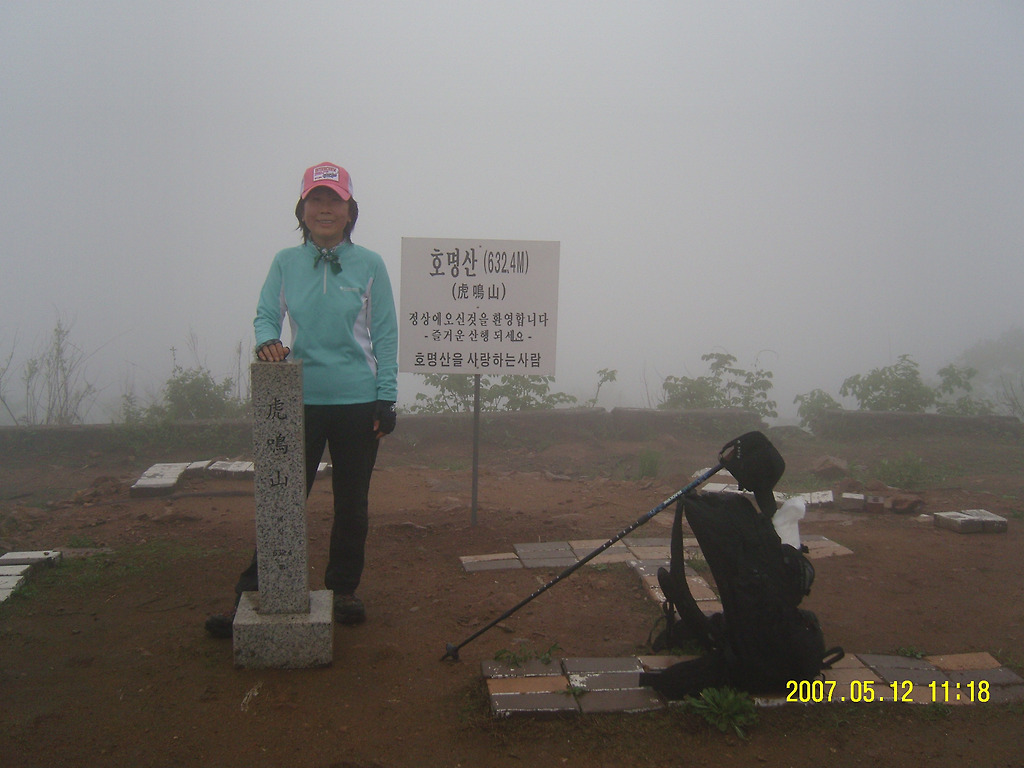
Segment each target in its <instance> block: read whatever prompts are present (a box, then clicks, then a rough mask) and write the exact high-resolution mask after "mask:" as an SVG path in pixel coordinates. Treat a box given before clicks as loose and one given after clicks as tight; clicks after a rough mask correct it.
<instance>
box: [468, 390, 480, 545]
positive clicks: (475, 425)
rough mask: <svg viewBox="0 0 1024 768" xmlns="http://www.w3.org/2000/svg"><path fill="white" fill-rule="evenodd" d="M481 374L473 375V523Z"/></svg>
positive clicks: (471, 517)
mask: <svg viewBox="0 0 1024 768" xmlns="http://www.w3.org/2000/svg"><path fill="white" fill-rule="evenodd" d="M479 466H480V374H479V373H478V374H476V375H475V376H474V377H473V501H472V507H471V509H470V512H469V521H470V524H471V525H476V499H477V488H478V487H479V480H480V473H479Z"/></svg>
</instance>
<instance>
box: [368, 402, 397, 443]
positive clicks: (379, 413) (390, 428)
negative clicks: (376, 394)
mask: <svg viewBox="0 0 1024 768" xmlns="http://www.w3.org/2000/svg"><path fill="white" fill-rule="evenodd" d="M397 419H398V417H397V414H396V413H395V404H394V403H392V402H389V401H388V400H378V401H377V408H376V410H374V412H373V420H374V421H376V422H377V434H380V435H390V434H391V433H392V432H394V431H395V422H396V421H397Z"/></svg>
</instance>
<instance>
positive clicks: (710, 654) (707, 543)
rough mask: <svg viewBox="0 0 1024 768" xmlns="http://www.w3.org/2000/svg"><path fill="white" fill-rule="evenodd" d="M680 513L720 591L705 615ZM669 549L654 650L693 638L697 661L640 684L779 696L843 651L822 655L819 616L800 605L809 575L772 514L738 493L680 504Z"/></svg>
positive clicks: (669, 690)
mask: <svg viewBox="0 0 1024 768" xmlns="http://www.w3.org/2000/svg"><path fill="white" fill-rule="evenodd" d="M771 512H774V504H772V509H771ZM684 514H685V516H686V521H687V522H688V523H689V525H690V528H691V530H692V531H693V533H694V535H695V536H696V537H697V541H698V543H699V544H700V547H701V551H702V552H703V554H704V557H705V559H706V560H707V563H708V566H709V567H710V569H711V574H712V576H713V578H714V581H715V584H716V586H717V587H718V592H719V597H720V599H721V603H722V611H721V612H720V613H716V614H714V615H712V616H705V615H704V613H703V612H702V611H701V609H700V607H699V606H698V604H697V602H696V601H695V600H694V598H693V596H692V594H691V593H690V589H689V586H688V585H687V582H686V575H685V571H684V567H685V566H684V561H683V536H682V520H683V515H684ZM671 551H672V557H671V562H670V568H669V569H668V570H666V569H664V568H662V569H660V570H659V572H658V579H659V582H660V584H661V588H662V591H663V592H664V594H665V598H666V601H665V604H664V605H663V611H664V616H665V620H666V624H667V626H666V629H665V630H664V631H663V632H662V633H661V635H660V636H659V637H658V639H657V640H655V641H654V643H653V647H654V650H655V651H659V650H663V649H666V648H672V647H677V646H679V645H681V644H683V643H684V642H685V641H686V640H696V641H697V643H699V644H700V646H701V647H702V649H703V650H704V651H705V655H703V656H700V657H698V658H696V659H692V660H688V661H683V662H680V663H678V664H676V665H674V666H672V667H669V668H668V669H666V670H664V671H662V672H653V673H644V674H642V675H641V678H640V684H641V685H645V686H650V687H652V688H654V689H655V690H657V691H658V692H659V693H661V694H662V695H663V696H665V697H666V698H669V699H681V698H683V697H685V696H690V695H697V694H699V693H700V692H701V691H702V690H704V689H705V688H712V687H722V686H726V685H728V686H732V687H734V688H736V689H739V690H743V691H747V692H749V693H769V692H782V691H785V689H786V685H787V683H788V682H789V681H800V680H813V679H814V678H816V677H817V676H818V675H819V674H820V673H821V671H822V670H823V669H826V668H828V667H829V666H830V665H831V664H833V663H835V662H836V661H838V660H839V659H840V658H842V656H843V651H842V649H841V648H833V649H831V650H827V651H826V649H825V637H824V634H823V632H822V629H821V625H820V624H819V622H818V619H817V617H816V616H815V615H814V614H813V613H811V612H810V611H806V610H802V609H800V608H799V605H800V602H801V601H802V600H803V598H804V596H805V595H807V594H809V593H810V589H811V585H812V584H813V582H814V568H813V567H812V566H811V564H810V562H809V561H808V560H807V558H805V557H804V555H803V553H802V552H800V551H798V550H797V549H795V548H794V547H791V546H789V545H786V544H783V543H782V542H781V540H780V539H779V536H778V534H777V533H776V531H775V527H774V526H773V525H772V521H771V516H770V515H769V514H762V513H760V512H758V511H757V510H756V509H755V508H754V506H753V505H752V504H751V503H750V501H749V500H748V499H747V498H745V497H744V496H741V495H739V494H694V495H689V496H684V497H682V498H681V499H680V501H679V503H678V504H677V506H676V512H675V520H674V522H673V525H672V550H671ZM677 613H678V618H677Z"/></svg>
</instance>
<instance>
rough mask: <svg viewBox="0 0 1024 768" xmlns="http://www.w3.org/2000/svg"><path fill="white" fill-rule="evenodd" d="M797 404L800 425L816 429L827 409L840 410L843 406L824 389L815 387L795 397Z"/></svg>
mask: <svg viewBox="0 0 1024 768" xmlns="http://www.w3.org/2000/svg"><path fill="white" fill-rule="evenodd" d="M793 402H794V403H796V404H797V409H796V414H797V416H799V417H800V426H801V427H807V428H809V429H810V430H812V431H813V430H814V424H815V422H816V421H817V420H818V419H820V418H821V415H822V414H823V413H824V412H825V411H833V410H839V409H841V408H842V406H841V405H840V404H839V403H838V402H836V399H835V398H834V397H832V395H830V394H829V393H828V392H826V391H825V390H823V389H813V390H811V391H810V392H807V393H806V394H803V395H797V396H796V397H795V398H793Z"/></svg>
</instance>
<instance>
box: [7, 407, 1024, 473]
mask: <svg viewBox="0 0 1024 768" xmlns="http://www.w3.org/2000/svg"><path fill="white" fill-rule="evenodd" d="M480 425H481V426H480V439H481V442H482V443H483V444H485V445H501V446H516V445H550V444H553V443H558V442H567V441H572V440H602V439H614V440H628V441H643V440H649V439H651V438H654V437H657V436H658V435H672V436H674V437H678V438H686V437H700V438H706V439H709V440H711V441H712V442H714V441H720V442H725V441H726V440H730V439H732V438H733V437H736V436H737V435H740V434H743V433H744V432H749V431H751V430H755V429H756V430H766V429H767V428H768V426H767V425H766V424H765V423H764V421H762V419H761V417H760V416H758V415H757V414H756V413H753V412H750V411H742V410H695V411H662V410H657V409H647V408H614V409H612V410H611V411H607V410H605V409H604V408H571V409H561V408H560V409H555V410H536V411H502V412H499V413H482V414H481V415H480ZM805 434H806V433H805ZM814 434H815V435H816V436H819V437H836V438H854V439H856V438H860V437H865V438H868V437H877V436H880V435H898V434H912V435H931V434H934V435H972V434H973V435H978V434H981V435H991V436H993V437H1000V438H1009V439H1020V438H1024V423H1022V422H1021V421H1020V420H1019V419H1016V418H1013V417H1007V416H982V417H966V416H943V415H940V414H935V413H875V412H871V411H827V412H825V413H824V414H823V415H822V416H821V417H820V419H819V420H818V421H817V422H816V423H815V424H814ZM472 437H473V414H471V413H458V414H408V413H401V414H399V416H398V429H397V430H396V431H395V434H394V435H393V437H392V438H390V439H391V440H392V441H393V443H394V444H395V447H396V448H401V447H403V446H404V447H409V448H415V447H417V446H419V447H422V446H427V445H430V444H431V443H433V442H447V441H453V440H465V441H470V440H472ZM251 451H252V424H251V423H250V422H249V421H248V420H238V421H194V422H180V423H177V424H168V425H160V426H156V427H140V426H125V425H120V424H87V425H80V426H74V427H0V461H3V460H4V459H17V458H25V457H31V456H47V455H53V456H63V457H67V456H81V457H82V458H83V460H85V459H87V458H88V457H89V456H90V455H92V454H97V453H98V454H111V453H116V454H120V455H129V456H154V457H159V458H160V459H161V460H165V461H169V460H176V459H177V458H178V455H179V454H180V456H181V457H182V458H191V459H195V458H196V457H213V456H232V457H234V456H247V455H249V454H250V453H251Z"/></svg>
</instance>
